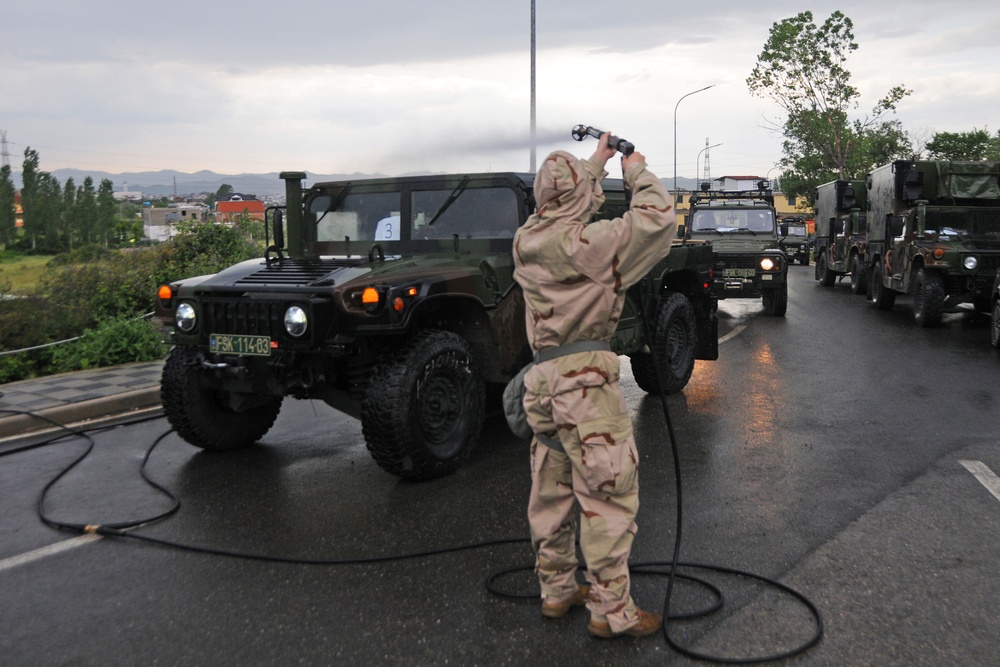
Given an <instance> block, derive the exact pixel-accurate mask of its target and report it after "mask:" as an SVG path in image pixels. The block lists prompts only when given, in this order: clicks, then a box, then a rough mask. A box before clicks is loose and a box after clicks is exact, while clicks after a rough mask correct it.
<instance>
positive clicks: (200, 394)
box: [160, 347, 282, 451]
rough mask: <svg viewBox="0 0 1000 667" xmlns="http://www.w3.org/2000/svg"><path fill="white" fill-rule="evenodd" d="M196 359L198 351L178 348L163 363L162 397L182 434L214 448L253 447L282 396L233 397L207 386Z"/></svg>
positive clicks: (275, 414)
mask: <svg viewBox="0 0 1000 667" xmlns="http://www.w3.org/2000/svg"><path fill="white" fill-rule="evenodd" d="M197 358H198V353H197V351H196V350H192V349H188V348H183V347H175V348H173V349H172V350H170V354H169V355H168V356H167V360H166V362H165V363H164V365H163V375H162V376H161V378H160V398H161V399H162V400H163V411H164V412H165V413H166V415H167V420H168V421H169V422H170V425H171V426H173V427H174V430H175V431H177V435H179V436H181V438H183V439H184V440H186V441H187V442H189V443H190V444H192V445H194V446H195V447H201V448H202V449H207V450H212V451H227V450H232V449H240V448H243V447H248V446H250V445H252V444H254V443H255V442H257V441H258V440H260V439H261V438H262V437H264V434H265V433H267V432H268V431H269V430H270V429H271V426H273V425H274V420H275V419H277V418H278V412H279V411H280V410H281V401H282V397H281V396H251V395H245V396H244V395H241V396H234V395H232V394H231V393H229V392H223V391H213V390H211V389H205V388H204V387H202V386H201V385H200V383H199V382H198V379H199V378H198V376H199V374H200V373H202V372H204V371H202V370H201V369H200V368H198V366H197V365H196V360H197ZM233 399H238V400H235V401H234V400H233ZM234 404H239V405H240V407H239V409H234V408H233V407H232V406H233V405H234Z"/></svg>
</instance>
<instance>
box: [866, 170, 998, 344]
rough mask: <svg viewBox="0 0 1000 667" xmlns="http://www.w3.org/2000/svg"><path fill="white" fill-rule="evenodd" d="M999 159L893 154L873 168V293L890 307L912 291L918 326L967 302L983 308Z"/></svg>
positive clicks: (994, 263)
mask: <svg viewBox="0 0 1000 667" xmlns="http://www.w3.org/2000/svg"><path fill="white" fill-rule="evenodd" d="M998 176H1000V162H994V161H983V162H949V161H942V160H935V161H913V160H897V161H895V162H892V163H890V164H887V165H883V166H881V167H879V168H877V169H875V170H873V171H872V172H871V173H870V174H869V175H868V178H867V187H868V226H869V227H868V260H867V265H868V270H869V274H868V275H869V281H870V286H871V287H870V293H871V299H872V301H873V302H874V303H875V305H876V306H877V307H878V308H879V309H882V310H890V309H891V308H892V307H893V305H894V303H895V300H896V295H897V294H912V295H913V318H914V321H915V322H916V323H917V324H918V325H919V326H923V327H929V326H934V325H935V324H938V323H939V322H940V321H941V318H942V315H943V314H944V312H945V311H947V310H949V309H953V308H955V307H956V306H958V305H959V304H962V303H971V304H972V305H973V307H974V308H975V309H976V310H977V311H979V312H984V313H985V312H989V311H990V308H991V303H990V299H991V297H990V294H991V290H992V287H993V278H994V275H995V274H996V271H997V269H998V268H1000V182H998Z"/></svg>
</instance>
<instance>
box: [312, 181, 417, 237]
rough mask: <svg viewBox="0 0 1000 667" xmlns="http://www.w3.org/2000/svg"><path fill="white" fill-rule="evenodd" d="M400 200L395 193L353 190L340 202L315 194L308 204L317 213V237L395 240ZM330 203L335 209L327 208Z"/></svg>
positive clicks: (397, 232) (397, 234) (397, 229)
mask: <svg viewBox="0 0 1000 667" xmlns="http://www.w3.org/2000/svg"><path fill="white" fill-rule="evenodd" d="M399 201H400V199H399V193H398V192H374V193H371V192H368V193H365V192H352V193H350V194H348V195H347V196H345V197H343V198H341V199H340V201H337V199H335V198H331V197H328V196H322V197H316V198H315V199H313V200H312V201H311V202H310V205H309V209H310V212H311V213H313V214H315V215H316V221H317V222H316V240H317V241H343V240H344V237H345V236H346V237H350V239H351V240H352V241H376V240H380V241H386V240H398V239H399V210H400V209H399ZM331 205H332V206H333V207H334V210H328V209H329V207H330V206H331Z"/></svg>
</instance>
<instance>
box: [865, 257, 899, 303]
mask: <svg viewBox="0 0 1000 667" xmlns="http://www.w3.org/2000/svg"><path fill="white" fill-rule="evenodd" d="M868 286H869V287H870V288H871V289H870V292H871V295H872V303H874V304H875V307H876V308H878V309H879V310H892V307H893V306H894V305H895V304H896V293H895V292H894V291H892V290H891V289H887V288H886V287H885V286H884V285H883V284H882V261H881V260H878V261H876V262H875V266H873V267H872V273H871V277H869V279H868Z"/></svg>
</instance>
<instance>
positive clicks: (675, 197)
mask: <svg viewBox="0 0 1000 667" xmlns="http://www.w3.org/2000/svg"><path fill="white" fill-rule="evenodd" d="M714 87H715V84H714V83H713V84H712V85H711V86H705V87H704V88H699V89H698V90H692V91H691V92H690V93H687V94H686V95H681V98H680V99H679V100H677V104H675V105H674V204H675V205H676V204H677V107H679V106H680V105H681V101H682V100H683V99H684V98H685V97H690V96H691V95H694V94H695V93H700V92H702V91H703V90H708V89H709V88H714Z"/></svg>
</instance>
